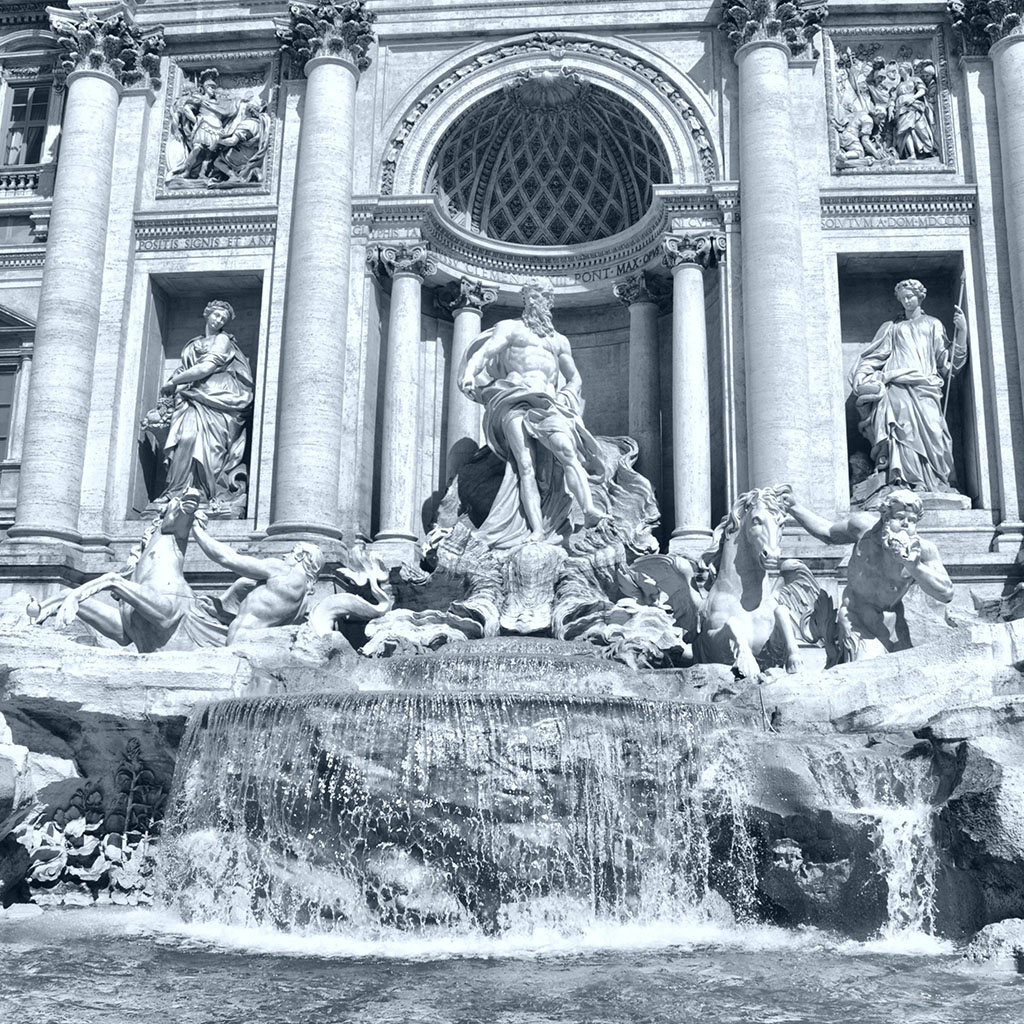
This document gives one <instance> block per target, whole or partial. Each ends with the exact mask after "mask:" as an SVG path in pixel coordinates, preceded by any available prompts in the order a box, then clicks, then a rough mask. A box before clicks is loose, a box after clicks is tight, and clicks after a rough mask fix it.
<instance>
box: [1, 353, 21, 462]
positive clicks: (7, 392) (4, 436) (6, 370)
mask: <svg viewBox="0 0 1024 1024" xmlns="http://www.w3.org/2000/svg"><path fill="white" fill-rule="evenodd" d="M16 376H17V373H16V371H15V368H14V367H13V366H0V459H6V458H7V452H8V450H9V447H10V441H11V410H12V409H13V408H14V380H15V377H16Z"/></svg>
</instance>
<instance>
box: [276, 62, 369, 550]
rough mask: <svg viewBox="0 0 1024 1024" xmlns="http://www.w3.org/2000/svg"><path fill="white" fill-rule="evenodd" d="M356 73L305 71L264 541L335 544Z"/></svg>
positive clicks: (338, 65) (344, 65) (340, 66)
mask: <svg viewBox="0 0 1024 1024" xmlns="http://www.w3.org/2000/svg"><path fill="white" fill-rule="evenodd" d="M358 74H359V73H358V70H357V68H356V66H355V64H354V63H353V62H352V60H350V59H349V58H347V57H344V56H322V57H315V58H314V59H312V60H310V61H309V62H308V63H307V64H306V76H307V82H306V95H305V99H304V105H303V110H302V127H301V130H300V134H299V150H298V155H297V161H296V172H295V192H294V200H293V213H292V231H291V235H290V237H289V241H288V246H289V252H288V280H287V306H286V312H285V322H284V339H283V344H282V357H281V377H280V386H279V393H278V409H279V412H278V423H277V438H276V450H275V465H274V492H273V499H272V501H271V524H270V526H269V528H268V533H290V534H291V533H294V534H305V533H313V534H322V535H326V536H333V537H340V536H341V532H340V529H339V527H340V523H339V508H338V487H339V480H340V472H341V470H340V466H341V455H342V447H343V445H345V444H346V439H345V437H344V436H343V434H344V431H343V418H342V401H341V396H342V391H343V387H344V374H345V348H346V341H347V330H346V328H347V323H346V319H347V310H348V306H349V302H348V296H349V256H350V238H351V234H352V155H353V150H354V145H355V134H354V133H355V97H356V85H357V82H358Z"/></svg>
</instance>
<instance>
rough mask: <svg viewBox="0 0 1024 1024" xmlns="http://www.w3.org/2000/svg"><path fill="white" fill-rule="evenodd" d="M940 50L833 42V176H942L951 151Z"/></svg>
mask: <svg viewBox="0 0 1024 1024" xmlns="http://www.w3.org/2000/svg"><path fill="white" fill-rule="evenodd" d="M939 45H940V44H938V43H937V42H936V43H933V42H932V41H931V40H925V39H916V40H910V41H908V40H902V41H893V42H885V43H883V42H874V41H873V42H864V41H849V42H847V41H846V40H844V39H843V38H842V37H839V38H833V39H832V74H831V80H830V82H829V107H830V119H831V125H832V140H831V142H832V155H833V166H834V168H835V169H836V170H837V171H849V170H857V171H876V172H877V171H882V172H886V171H898V172H900V171H908V170H919V171H920V170H930V171H936V170H943V169H946V164H947V163H948V162H949V154H951V151H952V146H951V144H949V143H948V141H947V131H948V125H949V111H948V96H947V94H946V84H945V74H944V68H945V60H944V57H943V56H942V55H941V54H940V53H938V52H937V51H938V46H939Z"/></svg>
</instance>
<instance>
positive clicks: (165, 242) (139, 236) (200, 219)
mask: <svg viewBox="0 0 1024 1024" xmlns="http://www.w3.org/2000/svg"><path fill="white" fill-rule="evenodd" d="M276 233H277V216H276V215H275V214H273V213H266V212H260V213H255V214H253V213H242V214H229V215H221V214H215V215H210V216H201V215H194V216H181V217H149V218H143V217H139V218H137V219H136V221H135V247H136V249H137V250H138V251H139V252H189V251H193V252H194V251H204V250H208V249H268V248H272V247H273V245H274V241H275V237H276Z"/></svg>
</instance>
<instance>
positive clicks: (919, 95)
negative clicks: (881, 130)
mask: <svg viewBox="0 0 1024 1024" xmlns="http://www.w3.org/2000/svg"><path fill="white" fill-rule="evenodd" d="M899 74H900V81H899V85H897V86H896V88H895V90H894V91H893V94H892V106H891V109H890V117H891V119H892V121H893V125H894V127H893V142H894V144H895V146H896V153H897V155H898V156H899V157H900V159H901V160H917V159H920V158H922V157H928V156H934V155H935V153H936V149H935V134H934V132H933V131H932V124H931V119H930V118H929V114H930V113H931V111H930V110H929V108H928V100H927V93H928V90H927V87H926V86H925V83H924V81H923V80H922V79H921V78H919V77H918V76H917V75H915V74H914V66H913V65H912V64H911V63H910V62H909V61H904V62H903V63H902V64H900V66H899Z"/></svg>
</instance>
